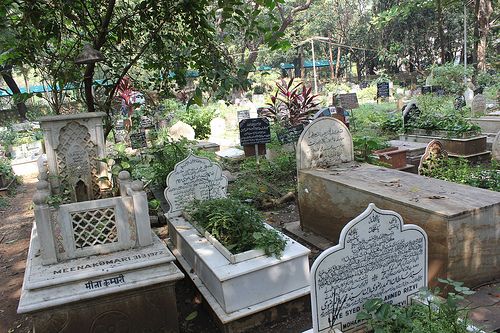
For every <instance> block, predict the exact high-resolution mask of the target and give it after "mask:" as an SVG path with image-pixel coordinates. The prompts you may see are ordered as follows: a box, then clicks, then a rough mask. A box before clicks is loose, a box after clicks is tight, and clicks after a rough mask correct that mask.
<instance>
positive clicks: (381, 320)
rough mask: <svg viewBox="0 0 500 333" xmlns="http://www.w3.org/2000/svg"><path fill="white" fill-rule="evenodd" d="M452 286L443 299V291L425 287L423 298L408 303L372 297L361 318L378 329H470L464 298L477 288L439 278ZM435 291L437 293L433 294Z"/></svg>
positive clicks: (405, 332) (440, 332)
mask: <svg viewBox="0 0 500 333" xmlns="http://www.w3.org/2000/svg"><path fill="white" fill-rule="evenodd" d="M439 281H440V282H441V283H444V284H445V285H446V288H449V289H450V292H449V293H448V295H447V297H446V298H445V299H444V300H441V299H440V298H438V297H437V295H438V293H439V292H440V290H439V289H435V290H434V291H433V292H432V293H430V292H428V291H426V290H423V291H421V293H420V299H421V300H422V302H420V301H414V302H412V304H410V305H409V306H407V307H400V306H395V305H391V304H387V303H384V302H383V301H382V300H381V299H370V300H368V301H366V302H365V304H364V305H363V310H362V311H360V312H359V313H358V314H357V317H356V318H357V319H359V320H367V325H368V327H369V328H370V329H373V331H374V332H375V333H467V332H469V331H468V330H467V327H468V325H469V324H470V322H469V320H468V318H467V313H468V311H469V309H468V308H466V307H462V306H461V305H460V303H459V302H460V301H462V300H463V299H464V296H465V295H471V294H473V293H474V292H473V291H471V290H470V289H469V288H467V287H464V286H463V283H462V282H457V281H453V280H451V279H439ZM432 294H433V295H432Z"/></svg>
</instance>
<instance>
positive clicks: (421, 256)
mask: <svg viewBox="0 0 500 333" xmlns="http://www.w3.org/2000/svg"><path fill="white" fill-rule="evenodd" d="M426 286H427V235H426V234H425V231H424V230H423V229H422V228H420V227H418V226H416V225H409V224H403V219H402V217H401V216H400V215H399V214H397V213H395V212H392V211H387V210H381V209H378V208H377V207H375V205H374V204H370V205H369V206H368V208H367V209H366V210H365V211H364V212H363V213H361V215H359V216H358V217H356V218H355V219H354V220H352V221H350V222H349V223H347V225H346V226H345V227H344V228H343V229H342V232H341V234H340V240H339V244H338V245H336V246H334V247H331V248H329V249H327V250H326V251H324V252H323V253H321V255H320V256H319V257H318V258H317V259H316V260H315V261H314V264H313V266H312V268H311V301H312V314H313V329H314V332H331V330H332V329H334V328H338V329H340V330H342V332H351V331H353V330H356V329H358V328H359V327H360V326H361V325H363V323H362V322H360V321H358V320H356V315H357V313H358V312H359V311H360V310H362V308H363V304H364V302H365V301H366V300H368V299H372V298H381V299H382V300H384V301H385V302H386V303H390V304H396V305H402V306H405V305H408V304H409V303H410V299H409V297H410V296H411V295H415V294H416V293H417V292H418V291H419V289H420V288H423V287H426Z"/></svg>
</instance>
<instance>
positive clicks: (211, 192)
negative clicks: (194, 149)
mask: <svg viewBox="0 0 500 333" xmlns="http://www.w3.org/2000/svg"><path fill="white" fill-rule="evenodd" d="M226 191H227V178H226V176H224V175H223V174H222V168H221V167H220V165H218V164H217V163H213V162H212V161H210V160H209V159H208V158H204V157H198V156H195V155H189V156H188V157H186V158H185V159H184V160H182V161H181V162H179V163H177V164H176V165H175V168H174V171H172V172H171V173H170V174H169V175H168V177H167V188H166V189H165V192H164V195H165V198H166V199H167V201H168V203H169V205H170V210H169V211H168V213H167V215H168V216H169V217H170V216H179V215H181V213H182V210H183V209H184V207H186V205H188V204H189V203H190V202H191V201H193V200H194V199H198V200H206V199H215V198H222V197H225V196H226Z"/></svg>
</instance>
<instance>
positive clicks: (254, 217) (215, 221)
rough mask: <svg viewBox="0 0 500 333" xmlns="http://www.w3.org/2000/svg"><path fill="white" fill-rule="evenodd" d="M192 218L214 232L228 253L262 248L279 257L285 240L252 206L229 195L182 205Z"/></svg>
mask: <svg viewBox="0 0 500 333" xmlns="http://www.w3.org/2000/svg"><path fill="white" fill-rule="evenodd" d="M186 211H187V213H188V214H189V215H190V217H191V218H192V220H193V221H194V222H195V223H197V224H199V225H200V226H201V227H202V228H203V229H204V230H206V231H207V232H209V233H210V234H211V235H212V236H214V237H215V238H216V239H217V240H218V241H219V242H220V243H221V244H222V245H224V246H225V247H226V248H227V249H228V250H229V251H231V252H232V253H234V254H236V253H241V252H244V251H248V250H252V249H262V250H263V251H264V252H265V254H266V255H268V256H270V255H274V256H276V257H277V258H280V257H281V255H282V253H283V251H284V250H285V246H286V240H284V239H283V238H282V237H281V236H280V234H279V233H278V232H277V231H276V230H274V229H269V228H267V227H266V226H265V225H264V222H263V220H264V219H263V216H262V215H261V214H260V213H259V212H258V211H257V210H256V209H255V208H253V207H250V206H248V205H245V204H243V203H241V202H240V201H239V200H236V199H232V198H223V199H210V200H205V201H194V202H193V203H191V204H190V205H189V206H188V207H187V208H186Z"/></svg>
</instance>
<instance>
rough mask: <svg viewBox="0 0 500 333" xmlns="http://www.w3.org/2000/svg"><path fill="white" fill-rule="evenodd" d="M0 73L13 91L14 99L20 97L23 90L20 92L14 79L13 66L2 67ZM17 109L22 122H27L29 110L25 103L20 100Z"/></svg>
mask: <svg viewBox="0 0 500 333" xmlns="http://www.w3.org/2000/svg"><path fill="white" fill-rule="evenodd" d="M0 73H1V75H2V78H3V79H4V81H5V83H6V84H7V86H8V87H9V88H10V90H11V91H12V94H13V96H14V98H16V97H20V95H21V90H19V87H18V85H17V82H16V81H15V80H14V78H13V77H12V66H10V65H7V66H0ZM16 107H17V113H18V114H19V117H20V118H21V120H23V121H24V120H27V118H26V113H27V112H28V109H27V108H26V104H24V102H23V101H21V100H18V102H17V103H16Z"/></svg>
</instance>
